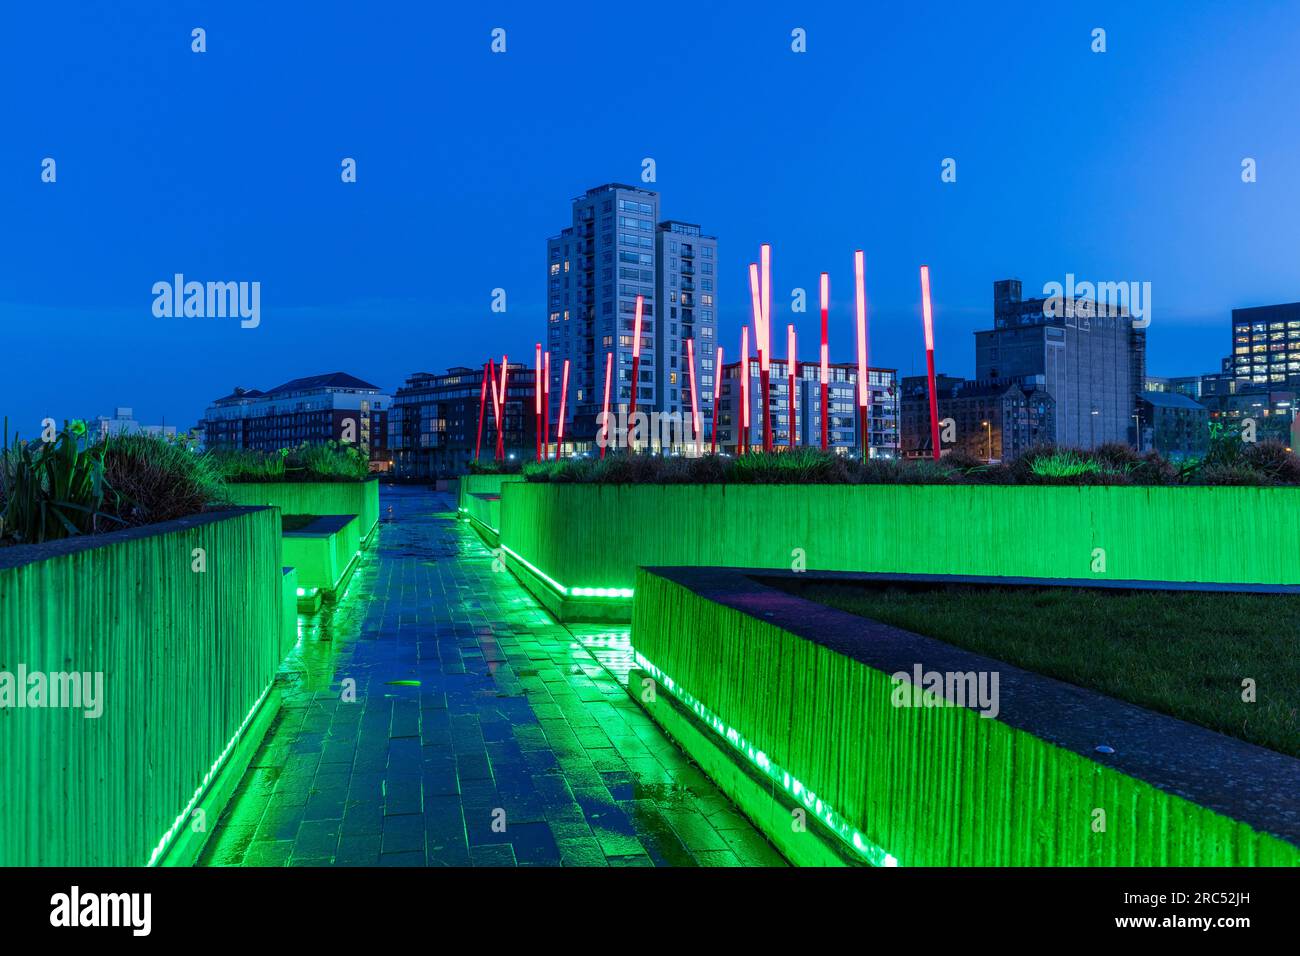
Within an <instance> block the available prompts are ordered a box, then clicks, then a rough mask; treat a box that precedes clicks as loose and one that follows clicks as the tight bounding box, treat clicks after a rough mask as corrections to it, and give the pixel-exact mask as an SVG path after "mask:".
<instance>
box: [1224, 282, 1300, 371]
mask: <svg viewBox="0 0 1300 956" xmlns="http://www.w3.org/2000/svg"><path fill="white" fill-rule="evenodd" d="M1231 358H1232V374H1233V375H1234V377H1236V378H1239V379H1247V380H1249V381H1250V382H1251V384H1252V385H1254V386H1256V387H1257V388H1285V387H1288V386H1292V387H1294V386H1297V385H1300V302H1292V303H1290V304H1288V305H1261V306H1256V307H1254V308H1249V309H1233V310H1232V356H1231Z"/></svg>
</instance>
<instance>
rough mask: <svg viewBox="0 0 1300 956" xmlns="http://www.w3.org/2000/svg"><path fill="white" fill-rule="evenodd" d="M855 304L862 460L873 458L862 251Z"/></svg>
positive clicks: (855, 262)
mask: <svg viewBox="0 0 1300 956" xmlns="http://www.w3.org/2000/svg"><path fill="white" fill-rule="evenodd" d="M853 282H854V290H853V291H854V304H855V306H856V309H857V316H858V413H859V414H860V415H861V417H862V458H863V460H864V461H865V460H866V459H867V458H870V457H871V426H870V423H869V422H868V420H867V411H868V409H869V407H870V404H871V388H870V383H869V382H868V380H867V290H866V263H865V262H864V261H863V256H862V250H861V249H858V250H857V251H856V252H854V253H853Z"/></svg>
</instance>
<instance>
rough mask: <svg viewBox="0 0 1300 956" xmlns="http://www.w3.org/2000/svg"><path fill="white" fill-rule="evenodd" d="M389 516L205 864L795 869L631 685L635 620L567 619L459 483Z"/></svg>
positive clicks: (304, 648)
mask: <svg viewBox="0 0 1300 956" xmlns="http://www.w3.org/2000/svg"><path fill="white" fill-rule="evenodd" d="M380 510H381V515H382V516H383V517H382V522H381V525H380V528H379V534H378V539H377V541H376V543H375V544H373V545H372V546H371V547H370V548H369V549H367V551H366V552H365V554H364V556H363V559H362V562H361V565H360V567H359V568H358V569H357V572H356V573H355V574H354V575H353V578H352V580H351V582H350V583H349V585H348V588H347V591H346V593H345V594H344V595H343V596H342V597H341V598H340V600H339V601H338V603H337V604H336V605H334V606H331V607H327V608H326V609H324V610H323V611H322V612H321V613H320V614H317V615H313V616H311V617H306V616H303V617H300V618H299V631H300V640H299V643H298V646H297V647H296V648H295V649H294V651H293V653H292V654H290V656H289V657H288V659H287V660H286V661H285V663H284V665H283V667H282V671H283V673H282V675H281V682H282V690H283V694H284V702H283V707H282V709H281V712H280V715H279V717H278V718H277V719H276V721H275V723H274V724H273V725H272V727H271V730H270V732H269V733H268V734H267V737H266V740H265V741H264V742H263V744H262V746H261V748H260V749H259V751H258V753H257V755H256V756H255V757H254V759H253V762H252V764H251V765H250V767H249V769H248V771H247V773H246V774H245V776H244V779H243V780H242V781H241V783H240V785H239V788H238V790H237V791H236V793H235V795H234V797H233V798H232V800H231V802H230V805H229V807H228V808H227V810H226V812H225V813H224V814H223V815H222V817H221V819H220V821H219V822H218V823H217V827H216V830H215V831H214V833H213V835H212V838H211V840H209V842H208V846H207V847H206V849H205V851H204V853H203V856H202V858H201V859H200V864H201V865H213V866H239V865H244V866H285V865H289V866H377V865H382V866H426V865H428V866H471V865H472V866H558V865H573V866H781V865H784V861H783V860H782V858H781V857H780V856H779V855H778V854H777V853H776V851H775V850H774V849H772V847H771V845H770V844H768V843H767V841H766V840H765V839H764V838H763V837H762V835H761V834H760V833H759V832H758V831H757V830H756V829H755V828H754V827H753V825H752V824H750V823H749V822H748V821H747V820H746V819H745V818H744V817H743V816H742V815H741V814H740V813H739V812H738V811H737V810H736V809H735V807H734V805H733V804H732V803H731V802H730V801H729V800H728V799H727V798H726V797H725V796H723V795H722V793H721V792H720V791H719V790H718V789H717V788H716V787H715V786H714V785H713V784H712V782H710V781H709V779H708V778H707V777H705V776H704V774H703V773H701V772H700V771H699V770H698V769H697V768H696V767H695V766H694V765H692V764H691V763H690V761H689V760H687V759H686V757H685V756H684V755H683V754H682V753H681V751H679V750H678V749H677V747H676V746H675V745H674V744H673V743H672V742H671V741H670V740H669V739H668V738H667V737H666V736H664V734H663V732H662V731H660V730H659V728H658V727H657V726H656V725H655V724H654V723H653V722H652V721H651V720H650V718H649V717H647V716H646V715H645V713H644V712H643V711H642V710H641V709H640V707H639V706H638V705H637V704H636V703H635V702H634V701H633V700H632V699H631V698H630V697H629V696H628V694H627V693H626V691H624V689H623V686H622V683H621V682H622V681H623V680H625V678H626V674H627V670H628V668H629V667H630V666H631V648H630V644H629V640H628V630H627V628H625V627H624V628H616V627H610V626H608V625H601V626H590V627H585V626H578V625H570V626H564V625H560V624H557V623H556V622H555V621H554V620H553V619H552V618H551V617H550V615H549V614H548V613H547V612H546V611H545V610H544V609H543V608H542V607H541V606H540V605H539V604H538V603H537V602H536V601H535V600H534V599H533V598H532V596H531V595H529V594H528V592H527V591H525V590H524V589H523V587H522V586H520V585H519V583H518V582H517V581H516V580H515V579H514V577H513V576H512V575H511V574H510V573H509V572H508V571H505V570H503V569H502V568H501V566H500V563H499V562H495V561H494V558H493V556H492V554H491V552H490V551H489V550H488V549H487V548H486V547H485V546H484V544H483V543H482V542H481V541H480V540H479V538H478V537H477V535H475V534H474V533H473V531H471V530H470V529H469V527H468V526H467V525H466V524H464V523H462V522H458V521H456V516H455V504H454V501H453V499H452V497H451V496H450V495H448V494H445V493H437V492H432V491H426V490H422V489H412V488H401V487H395V488H384V489H383V491H382V493H381V509H380Z"/></svg>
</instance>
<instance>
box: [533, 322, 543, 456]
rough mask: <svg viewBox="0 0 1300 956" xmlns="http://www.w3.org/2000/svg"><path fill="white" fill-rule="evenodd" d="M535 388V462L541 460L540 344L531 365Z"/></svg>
mask: <svg viewBox="0 0 1300 956" xmlns="http://www.w3.org/2000/svg"><path fill="white" fill-rule="evenodd" d="M533 371H534V378H535V379H536V382H537V384H536V387H535V388H534V389H533V437H534V441H533V444H534V445H536V446H537V460H538V461H541V460H542V343H541V342H538V343H537V357H536V359H535V360H534V363H533Z"/></svg>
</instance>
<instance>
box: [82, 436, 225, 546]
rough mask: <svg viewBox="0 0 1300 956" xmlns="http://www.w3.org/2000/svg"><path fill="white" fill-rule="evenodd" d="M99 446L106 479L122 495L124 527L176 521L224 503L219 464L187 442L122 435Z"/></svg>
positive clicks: (120, 506)
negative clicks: (191, 447)
mask: <svg viewBox="0 0 1300 956" xmlns="http://www.w3.org/2000/svg"><path fill="white" fill-rule="evenodd" d="M99 447H100V448H101V449H102V457H103V462H104V474H105V477H106V478H107V479H108V483H109V485H110V486H111V487H112V488H113V489H114V490H115V491H116V492H117V494H118V501H117V516H118V518H120V519H121V520H122V521H123V523H125V524H129V525H141V524H152V523H154V522H158V521H171V520H173V519H175V518H183V517H185V516H186V515H192V514H197V513H199V512H200V511H203V510H204V509H205V508H207V507H208V506H209V505H211V504H213V503H215V502H219V501H224V500H225V495H224V491H223V488H222V481H221V473H220V471H219V470H218V469H217V466H216V463H215V462H214V461H213V460H212V458H211V456H210V455H206V454H197V453H195V452H194V451H191V450H190V448H189V447H188V446H187V445H186V444H185V443H184V442H183V441H179V442H178V441H168V440H167V439H165V438H155V437H152V436H149V435H121V436H118V437H115V438H109V439H106V440H105V441H104V442H103V443H102V444H101V445H100V446H99Z"/></svg>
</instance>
